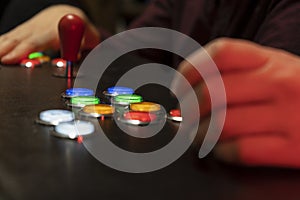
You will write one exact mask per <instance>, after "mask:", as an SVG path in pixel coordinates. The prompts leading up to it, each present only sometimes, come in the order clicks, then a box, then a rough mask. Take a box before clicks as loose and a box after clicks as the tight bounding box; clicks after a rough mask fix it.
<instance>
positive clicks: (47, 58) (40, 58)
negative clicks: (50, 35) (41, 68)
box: [36, 56, 50, 63]
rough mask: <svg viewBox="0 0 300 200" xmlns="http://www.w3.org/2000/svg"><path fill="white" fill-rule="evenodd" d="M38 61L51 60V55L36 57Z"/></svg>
mask: <svg viewBox="0 0 300 200" xmlns="http://www.w3.org/2000/svg"><path fill="white" fill-rule="evenodd" d="M36 59H37V60H38V61H40V62H41V63H46V62H49V61H50V57H49V56H41V57H38V58H36Z"/></svg>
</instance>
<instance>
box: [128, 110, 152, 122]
mask: <svg viewBox="0 0 300 200" xmlns="http://www.w3.org/2000/svg"><path fill="white" fill-rule="evenodd" d="M124 119H125V120H138V121H140V122H152V121H154V120H156V115H155V114H152V113H148V112H139V111H130V112H127V113H125V114H124Z"/></svg>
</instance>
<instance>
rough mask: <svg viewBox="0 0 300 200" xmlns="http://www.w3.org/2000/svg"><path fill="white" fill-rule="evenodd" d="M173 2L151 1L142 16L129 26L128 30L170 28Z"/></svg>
mask: <svg viewBox="0 0 300 200" xmlns="http://www.w3.org/2000/svg"><path fill="white" fill-rule="evenodd" d="M173 2H174V1H172V0H153V1H152V2H150V3H149V5H148V7H147V8H146V10H145V11H144V12H143V14H142V15H141V16H140V17H138V18H137V19H136V20H135V21H133V22H132V23H131V24H130V26H129V28H138V27H150V26H151V27H164V28H171V23H172V14H173V13H172V10H173Z"/></svg>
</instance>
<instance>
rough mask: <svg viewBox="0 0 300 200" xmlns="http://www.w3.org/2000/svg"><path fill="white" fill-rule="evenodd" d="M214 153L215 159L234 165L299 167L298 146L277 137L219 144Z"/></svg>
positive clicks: (261, 136) (247, 138) (252, 138)
mask: <svg viewBox="0 0 300 200" xmlns="http://www.w3.org/2000/svg"><path fill="white" fill-rule="evenodd" d="M214 153H215V155H216V157H217V158H219V159H221V160H223V161H225V162H229V163H235V164H237V163H239V164H244V165H248V166H278V167H289V168H299V167H300V159H299V153H300V147H299V145H297V143H295V141H289V140H288V138H285V137H281V136H279V135H271V136H266V135H260V136H254V137H244V138H238V139H236V140H233V141H230V142H226V143H220V144H219V145H218V146H216V148H215V151H214Z"/></svg>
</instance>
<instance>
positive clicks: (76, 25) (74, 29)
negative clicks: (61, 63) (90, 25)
mask: <svg viewBox="0 0 300 200" xmlns="http://www.w3.org/2000/svg"><path fill="white" fill-rule="evenodd" d="M84 29H85V23H84V22H83V20H82V19H81V18H80V17H78V16H77V15H74V14H67V15H65V16H63V17H62V18H61V20H60V21H59V24H58V31H59V38H60V50H61V56H62V58H63V59H65V60H67V61H72V62H74V61H76V60H77V56H78V52H79V49H80V45H81V40H82V37H83V33H84Z"/></svg>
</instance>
